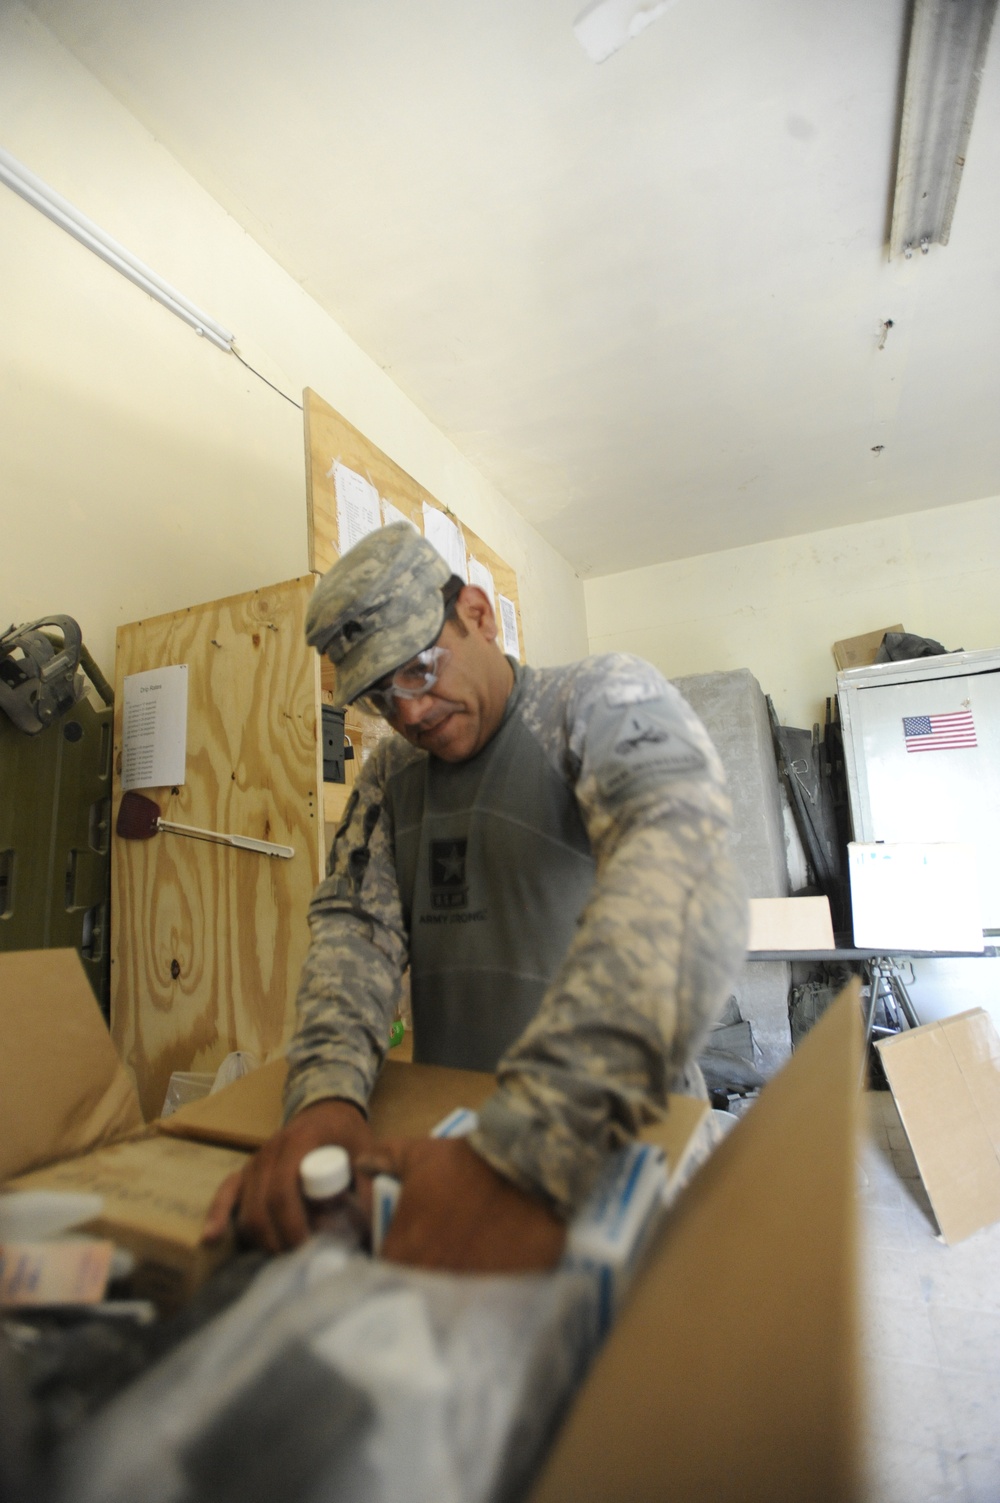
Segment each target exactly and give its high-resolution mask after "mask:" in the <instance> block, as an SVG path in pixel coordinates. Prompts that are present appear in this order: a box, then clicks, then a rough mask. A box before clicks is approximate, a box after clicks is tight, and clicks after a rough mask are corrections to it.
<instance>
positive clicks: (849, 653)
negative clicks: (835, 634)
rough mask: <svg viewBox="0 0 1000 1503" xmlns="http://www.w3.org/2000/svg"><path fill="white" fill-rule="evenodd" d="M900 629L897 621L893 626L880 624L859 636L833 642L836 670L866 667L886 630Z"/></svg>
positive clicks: (876, 650) (872, 659)
mask: <svg viewBox="0 0 1000 1503" xmlns="http://www.w3.org/2000/svg"><path fill="white" fill-rule="evenodd" d="M902 630H903V628H902V627H901V626H900V625H899V623H898V622H897V623H896V625H895V626H880V627H879V629H878V631H866V632H863V633H862V634H861V636H860V637H844V638H843V639H842V640H841V641H840V642H834V644H833V659H834V662H835V663H836V664H837V668H838V671H839V672H841V673H843V672H844V671H845V669H847V668H867V667H868V665H869V664H870V663H874V661H875V655H876V653H877V652H878V650H879V648H880V647H881V646H882V638H883V637H884V636H885V634H886V632H887V631H902Z"/></svg>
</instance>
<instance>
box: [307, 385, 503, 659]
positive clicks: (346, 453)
mask: <svg viewBox="0 0 1000 1503" xmlns="http://www.w3.org/2000/svg"><path fill="white" fill-rule="evenodd" d="M302 410H303V412H304V414H305V437H306V496H307V500H308V519H309V567H310V568H311V569H315V570H316V572H317V573H318V574H325V573H326V571H327V569H329V568H330V566H331V565H332V564H334V563H335V562H336V560H337V559H338V558H339V557H340V551H341V549H340V530H339V527H338V524H337V494H336V489H335V479H334V465H335V464H338V463H339V464H342V465H345V466H346V467H347V468H348V469H349V470H353V471H354V472H355V473H356V474H358V475H361V476H362V477H363V478H364V479H365V480H368V481H369V482H370V483H371V484H372V485H373V486H374V487H375V489H376V490H377V491H378V494H379V496H380V497H381V499H382V500H383V501H388V502H389V503H390V504H391V505H392V506H394V507H395V508H396V509H397V511H401V512H402V513H403V515H404V516H405V517H407V518H408V519H409V520H410V521H411V522H413V524H414V525H415V526H416V527H417V528H419V530H420V531H421V532H423V530H424V515H423V508H424V503H426V504H427V505H428V506H432V507H434V508H435V509H436V510H437V511H440V512H443V513H444V514H445V516H447V517H448V518H450V520H451V521H452V522H454V523H455V525H456V527H457V528H458V529H459V532H460V533H461V535H462V537H463V539H464V542H465V552H466V554H467V555H471V556H472V557H473V558H474V559H476V561H477V562H478V563H480V564H485V566H486V567H487V568H488V569H489V571H490V573H491V574H492V576H493V583H494V585H495V587H496V590H497V593H498V594H499V595H504V596H506V598H507V599H508V600H510V601H512V602H513V605H514V611H515V615H516V617H517V640H518V645H519V647H520V657H521V661H522V662H523V661H524V629H523V627H522V624H521V603H520V600H519V598H518V592H517V575H516V574H515V573H514V570H513V569H512V568H511V567H510V565H509V564H508V563H506V562H505V561H504V560H503V559H502V558H501V557H500V555H499V553H496V552H494V550H493V549H492V548H491V547H490V546H489V544H488V543H484V542H483V540H482V538H479V537H477V536H476V534H475V533H474V532H473V531H472V529H471V528H470V527H467V526H466V524H465V523H464V522H459V520H458V518H457V517H456V516H455V515H454V514H453V513H452V512H450V511H449V510H448V508H447V507H445V506H442V505H441V503H440V501H438V500H436V499H435V497H434V496H432V495H431V493H430V491H427V490H425V489H424V487H423V486H422V485H418V483H417V482H416V481H415V480H414V479H413V477H412V476H411V475H408V474H407V473H406V471H405V470H401V469H400V467H399V465H398V464H394V463H393V461H392V460H391V459H390V458H389V457H388V455H387V454H383V453H382V450H381V449H378V448H376V447H375V445H374V444H373V443H371V442H369V440H368V439H367V438H365V436H364V434H363V433H359V432H358V430H357V428H354V427H352V426H351V424H350V423H349V422H348V421H347V419H346V418H343V417H341V415H340V413H339V412H335V411H334V409H333V408H332V407H330V406H329V405H328V403H326V402H324V401H323V399H322V397H318V396H317V395H316V393H315V392H314V391H310V390H309V389H308V388H307V389H306V390H305V391H304V392H303V394H302ZM498 614H499V608H498Z"/></svg>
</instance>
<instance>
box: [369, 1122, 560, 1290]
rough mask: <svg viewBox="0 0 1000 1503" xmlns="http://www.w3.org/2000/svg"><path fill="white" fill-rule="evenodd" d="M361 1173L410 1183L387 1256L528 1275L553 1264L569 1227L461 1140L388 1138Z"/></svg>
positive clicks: (459, 1269)
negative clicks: (388, 1175)
mask: <svg viewBox="0 0 1000 1503" xmlns="http://www.w3.org/2000/svg"><path fill="white" fill-rule="evenodd" d="M357 1168H358V1171H359V1174H365V1175H374V1174H378V1173H386V1174H393V1175H395V1176H396V1178H397V1179H399V1180H401V1181H402V1185H403V1189H402V1194H401V1195H400V1198H399V1204H398V1205H397V1207H396V1211H395V1215H394V1216H393V1219H392V1225H391V1226H390V1228H389V1232H388V1235H387V1236H386V1239H385V1242H384V1243H383V1244H382V1256H383V1257H384V1258H389V1259H391V1260H392V1261H393V1262H396V1263H410V1264H413V1265H414V1266H415V1267H418V1268H436V1269H441V1270H443V1271H447V1272H451V1273H524V1272H529V1271H535V1270H539V1269H546V1268H553V1267H554V1266H555V1264H556V1263H558V1261H559V1259H560V1257H561V1256H562V1251H563V1245H564V1243H565V1240H566V1228H565V1226H564V1225H563V1223H562V1222H561V1221H560V1220H559V1219H558V1217H557V1216H555V1215H554V1214H553V1213H552V1212H551V1211H550V1210H549V1208H548V1207H547V1206H546V1205H545V1204H544V1203H543V1202H542V1201H541V1200H539V1199H538V1197H537V1196H534V1195H529V1194H527V1193H526V1192H525V1191H524V1190H520V1189H518V1187H517V1186H516V1185H512V1184H511V1183H510V1181H509V1180H506V1179H504V1178H503V1177H502V1176H501V1175H499V1174H497V1172H496V1170H495V1169H492V1168H491V1167H490V1166H489V1164H487V1163H486V1161H485V1159H481V1158H480V1157H479V1155H478V1154H477V1153H475V1152H474V1151H473V1149H472V1148H470V1147H469V1145H468V1143H466V1142H464V1141H462V1140H461V1139H457V1140H456V1139H451V1140H449V1139H442V1138H399V1139H392V1140H388V1141H385V1142H380V1143H378V1145H377V1146H376V1148H375V1149H374V1150H373V1151H372V1152H370V1153H366V1154H363V1155H362V1156H361V1157H360V1158H359V1159H358V1163H357Z"/></svg>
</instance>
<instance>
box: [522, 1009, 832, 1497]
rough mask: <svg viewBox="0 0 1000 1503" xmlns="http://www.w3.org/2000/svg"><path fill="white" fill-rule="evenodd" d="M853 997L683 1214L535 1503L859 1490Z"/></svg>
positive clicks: (645, 1274)
mask: <svg viewBox="0 0 1000 1503" xmlns="http://www.w3.org/2000/svg"><path fill="white" fill-rule="evenodd" d="M860 1032H861V1029H860V999H859V995H858V986H857V983H856V982H855V983H853V984H852V986H851V987H849V988H848V990H847V992H845V993H844V994H843V995H842V997H841V998H840V1000H839V1001H838V1002H837V1003H835V1004H834V1005H833V1007H831V1008H830V1009H829V1011H828V1012H827V1013H826V1014H825V1016H824V1017H823V1018H822V1020H821V1021H820V1023H819V1024H818V1025H817V1027H816V1028H815V1029H814V1030H813V1031H812V1033H810V1035H809V1037H808V1038H807V1039H806V1040H805V1042H804V1043H803V1044H802V1045H801V1047H800V1048H799V1049H798V1050H797V1051H796V1053H795V1055H794V1056H793V1058H792V1059H791V1061H790V1062H789V1064H788V1065H786V1066H785V1068H784V1069H783V1070H782V1071H781V1072H780V1073H779V1074H778V1075H776V1076H775V1077H774V1079H773V1080H772V1081H771V1082H770V1083H769V1084H768V1086H767V1087H766V1088H765V1090H764V1091H763V1092H762V1093H761V1097H760V1100H759V1101H758V1102H757V1104H756V1105H755V1106H754V1107H753V1109H752V1110H751V1111H750V1112H748V1113H747V1115H746V1117H744V1119H743V1120H742V1121H741V1122H740V1123H739V1125H738V1126H737V1127H736V1129H735V1130H734V1131H733V1132H732V1133H730V1135H729V1137H728V1138H727V1139H726V1141H725V1142H724V1143H722V1144H721V1146H720V1147H719V1148H718V1149H717V1150H716V1152H715V1154H714V1155H713V1156H712V1158H711V1159H710V1160H709V1162H708V1164H707V1165H706V1166H705V1168H704V1169H702V1171H701V1172H700V1174H699V1175H698V1177H697V1178H696V1179H695V1181H694V1183H693V1184H692V1185H691V1186H690V1188H689V1189H688V1190H687V1192H686V1193H685V1195H684V1196H683V1198H682V1199H681V1200H680V1202H679V1203H678V1205H677V1207H676V1209H675V1211H674V1212H673V1214H672V1216H671V1218H670V1220H669V1221H668V1222H667V1225H666V1227H665V1229H664V1232H663V1235H662V1236H661V1237H660V1239H659V1240H658V1242H657V1244H656V1246H655V1247H654V1249H653V1251H652V1254H651V1256H650V1257H649V1259H648V1260H647V1262H646V1264H645V1266H644V1267H643V1268H642V1269H641V1271H640V1273H639V1275H638V1277H637V1279H636V1283H635V1285H634V1287H633V1289H632V1292H631V1294H630V1296H629V1299H628V1301H627V1303H626V1305H625V1308H624V1310H623V1311H622V1314H621V1316H620V1317H619V1319H618V1322H617V1324H616V1325H615V1327H614V1329H613V1331H612V1332H611V1335H610V1336H609V1337H608V1340H607V1342H606V1343H605V1345H604V1347H603V1349H602V1350H601V1352H600V1354H599V1355H598V1357H597V1360H596V1361H595V1363H594V1365H593V1367H592V1369H591V1371H590V1373H589V1375H588V1377H587V1379H586V1381H585V1383H584V1385H583V1388H582V1389H581V1391H580V1394H579V1396H578V1398H577V1401H576V1403H575V1404H574V1406H573V1408H572V1410H571V1411H570V1414H569V1418H568V1419H567V1421H566V1424H565V1425H564V1427H563V1429H562V1431H561V1433H560V1434H559V1436H558V1437H557V1439H556V1443H555V1446H554V1447H553V1450H552V1453H551V1455H550V1457H549V1460H548V1463H547V1465H546V1466H545V1468H544V1469H543V1472H542V1475H541V1478H540V1480H539V1482H538V1485H537V1486H536V1488H535V1490H534V1491H533V1492H532V1493H531V1495H530V1497H531V1503H565V1500H566V1499H570V1498H571V1499H573V1500H574V1503H663V1500H665V1499H677V1500H681V1499H683V1503H720V1500H722V1499H738V1500H740V1503H803V1500H804V1499H808V1500H809V1503H848V1500H851V1499H854V1498H856V1497H857V1495H858V1466H859V1457H858V1448H859V1424H858V1419H859V1415H858V1384H857V1315H856V1302H855V1290H856V1266H855V1262H856V1226H855V1222H856V1210H855V1173H856V1170H855V1152H856V1132H857V1118H858V1075H859V1071H860V1063H861V1059H860Z"/></svg>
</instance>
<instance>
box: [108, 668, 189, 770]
mask: <svg viewBox="0 0 1000 1503" xmlns="http://www.w3.org/2000/svg"><path fill="white" fill-rule="evenodd" d="M187 706H188V665H187V663H175V664H174V665H173V666H172V667H170V668H150V669H149V670H148V671H147V672H146V673H129V674H126V676H125V693H124V708H123V711H122V792H123V793H127V792H128V790H129V789H130V788H166V787H167V786H171V787H180V785H181V784H182V783H183V782H184V778H185V775H186V774H185V761H186V756H187Z"/></svg>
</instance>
